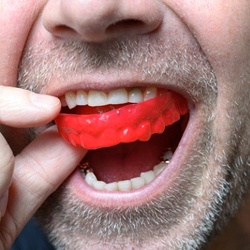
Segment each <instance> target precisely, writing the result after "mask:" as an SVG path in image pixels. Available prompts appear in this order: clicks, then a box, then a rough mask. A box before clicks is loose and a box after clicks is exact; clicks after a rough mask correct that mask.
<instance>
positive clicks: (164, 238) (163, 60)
mask: <svg viewBox="0 0 250 250" xmlns="http://www.w3.org/2000/svg"><path fill="white" fill-rule="evenodd" d="M151 42H152V41H151ZM165 43H166V44H167V45H166V46H163V45H162V44H164V43H162V41H159V40H156V41H155V43H151V44H150V43H147V42H146V41H143V42H141V41H139V40H135V41H131V40H127V41H126V40H125V41H117V42H116V43H114V44H113V45H109V44H105V45H102V46H101V47H96V46H92V45H86V44H83V43H80V42H79V43H78V42H75V43H64V44H63V45H62V44H51V43H48V44H47V43H42V44H40V45H39V46H38V47H37V48H28V49H27V50H26V52H25V54H24V56H23V60H22V62H21V65H20V71H19V87H21V88H25V89H29V90H32V91H35V92H41V91H42V90H43V89H44V88H46V84H47V83H48V81H50V79H52V78H53V77H55V76H56V77H58V79H61V80H64V79H65V78H66V77H67V75H70V74H76V75H77V74H79V75H81V74H91V73H94V72H95V71H99V72H102V73H103V74H105V72H109V71H110V69H112V70H113V72H116V71H117V72H122V69H124V68H126V69H127V70H128V71H129V70H136V71H138V72H140V73H141V76H142V80H143V79H154V80H157V81H159V82H161V81H162V82H166V83H168V84H169V86H171V84H175V85H176V86H178V87H179V88H180V89H182V88H184V89H186V90H187V91H188V92H190V93H191V95H192V98H193V101H194V102H196V101H199V100H200V98H201V97H202V100H203V101H204V103H205V104H206V105H204V108H203V109H204V110H203V111H204V119H206V123H205V124H206V125H205V126H204V127H203V128H202V131H201V133H200V136H199V140H198V141H197V142H196V146H195V148H193V150H192V157H189V159H188V161H187V162H185V163H184V165H185V167H184V168H183V169H184V171H183V172H182V174H181V176H179V178H178V179H177V180H176V185H175V186H174V187H173V189H172V190H171V191H168V192H166V193H163V194H162V195H161V196H160V197H159V198H157V199H155V200H152V201H151V202H150V203H148V204H145V205H144V206H140V207H133V208H127V209H125V208H117V209H114V210H109V209H108V208H107V209H100V208H93V207H90V206H88V205H86V204H83V203H82V202H81V201H80V200H79V199H78V198H77V197H76V196H74V195H73V194H72V193H71V192H70V189H69V187H67V186H65V185H62V186H61V187H60V188H59V189H58V190H57V191H56V192H55V193H54V194H52V195H51V196H50V197H49V198H48V199H47V201H46V202H45V203H44V204H43V206H42V207H41V208H40V209H39V211H38V213H37V218H38V220H39V221H40V223H41V224H42V225H43V226H44V229H45V231H46V232H47V233H48V235H49V237H50V239H51V241H52V242H53V244H54V245H55V246H56V248H58V249H100V247H101V249H105V248H106V249H154V248H156V249H180V248H183V247H186V249H196V248H200V247H201V246H202V245H203V244H204V243H205V242H207V240H208V238H209V237H210V236H211V234H212V233H213V231H214V230H216V229H218V228H220V227H221V225H223V224H224V222H225V221H226V218H227V217H228V216H225V215H228V214H232V213H233V212H234V210H235V209H236V207H237V206H238V202H239V200H240V198H241V196H242V195H239V194H237V196H238V197H235V196H236V195H235V192H236V191H235V190H237V188H239V187H242V186H243V187H244V188H242V189H241V190H242V194H243V193H244V190H245V189H246V187H247V185H248V184H247V183H246V182H244V178H246V177H244V178H243V175H246V174H247V175H248V172H247V171H245V168H246V166H247V164H248V161H249V159H248V158H247V157H246V154H243V153H241V152H238V150H237V146H236V145H237V143H235V141H238V142H239V143H242V144H243V145H245V144H246V143H248V142H244V140H243V138H239V137H237V136H236V128H235V131H232V134H233V135H234V138H231V139H232V140H234V146H232V147H231V148H230V149H229V150H228V152H226V153H225V152H216V148H218V144H219V142H218V140H217V138H216V136H215V135H214V133H213V131H214V130H213V127H214V119H211V117H213V116H214V113H213V112H214V105H215V103H216V98H217V83H216V79H215V76H214V74H213V72H212V70H211V67H210V65H209V63H208V62H207V60H206V58H205V56H204V55H203V54H202V52H201V50H200V48H199V46H198V45H196V44H192V46H191V45H190V44H187V45H183V44H182V46H179V49H177V48H176V47H175V45H178V44H180V42H179V41H177V40H176V41H167V42H166V41H165ZM149 44H150V45H149ZM177 47H178V46H177ZM155 58H157V60H156V59H155ZM203 111H201V112H203ZM239 119H243V118H239ZM237 128H238V127H237ZM34 131H35V130H34ZM34 131H33V132H34ZM33 136H34V137H35V136H36V133H35V132H34V135H33ZM228 144H229V145H231V144H232V143H231V142H230V141H229V143H228ZM236 151H237V156H238V158H239V157H240V158H241V160H242V164H241V169H239V164H237V160H236V159H235V152H236ZM241 154H243V155H242V156H241ZM211 164H216V165H218V166H220V167H218V169H216V171H217V176H218V177H217V178H215V179H214V180H207V179H205V178H204V176H205V175H207V176H209V168H210V167H211ZM242 170H244V171H242ZM240 171H242V172H240ZM243 172H244V174H243ZM232 173H233V175H234V176H237V177H238V180H237V181H235V180H234V181H232V180H229V175H232ZM212 181H214V183H216V184H214V183H213V184H211V182H212ZM243 182H244V183H243ZM232 183H234V184H232ZM200 186H202V187H203V188H202V189H200V191H199V196H198V195H197V189H199V187H200ZM232 186H233V188H232ZM237 192H238V191H237ZM219 218H221V219H219Z"/></svg>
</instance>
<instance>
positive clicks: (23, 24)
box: [0, 0, 44, 86]
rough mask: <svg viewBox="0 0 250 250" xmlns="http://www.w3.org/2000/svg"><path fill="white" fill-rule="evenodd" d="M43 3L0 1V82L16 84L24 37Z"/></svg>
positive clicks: (29, 0)
mask: <svg viewBox="0 0 250 250" xmlns="http://www.w3.org/2000/svg"><path fill="white" fill-rule="evenodd" d="M43 5H44V1H43V0H39V1H38V0H23V1H11V3H10V1H9V0H2V1H1V2H0V9H1V15H0V25H1V33H0V54H1V61H0V79H1V84H4V85H12V86H15V85H16V77H17V68H18V64H19V60H20V57H21V54H22V51H23V48H24V45H25V42H26V39H27V37H28V34H29V32H30V29H31V27H32V24H33V23H34V21H35V19H36V17H37V15H38V14H39V12H40V10H41V9H42V7H43ZM6 41H8V42H6Z"/></svg>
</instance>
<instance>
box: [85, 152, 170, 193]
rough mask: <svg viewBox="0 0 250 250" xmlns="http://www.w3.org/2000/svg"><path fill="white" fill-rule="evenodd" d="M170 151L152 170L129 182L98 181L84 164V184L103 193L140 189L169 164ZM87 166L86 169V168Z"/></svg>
mask: <svg viewBox="0 0 250 250" xmlns="http://www.w3.org/2000/svg"><path fill="white" fill-rule="evenodd" d="M172 155H173V153H172V151H170V150H168V151H167V152H166V153H164V155H163V156H162V159H161V162H160V163H159V164H158V165H156V166H155V167H154V169H153V170H150V171H147V172H143V173H141V175H140V176H139V177H135V178H132V179H130V180H124V181H118V182H112V183H106V182H104V181H98V180H97V178H96V176H95V174H94V173H93V172H92V170H91V168H90V167H89V164H88V163H86V164H85V166H84V167H83V168H82V175H83V177H84V178H85V181H86V183H87V184H88V185H89V186H91V187H93V188H94V189H97V190H103V191H131V190H135V189H139V188H142V187H144V186H146V185H147V184H149V183H150V182H152V181H153V180H154V179H155V178H156V177H157V176H158V175H159V174H160V173H161V172H162V171H163V170H164V169H165V168H166V167H167V165H168V164H169V162H170V160H171V158H172ZM86 166H87V167H86Z"/></svg>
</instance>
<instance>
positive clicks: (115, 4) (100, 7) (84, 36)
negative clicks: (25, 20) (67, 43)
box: [42, 0, 163, 42]
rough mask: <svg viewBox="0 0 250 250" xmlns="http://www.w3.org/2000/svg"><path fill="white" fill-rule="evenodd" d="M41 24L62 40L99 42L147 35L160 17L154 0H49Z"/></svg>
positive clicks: (159, 7)
mask: <svg viewBox="0 0 250 250" xmlns="http://www.w3.org/2000/svg"><path fill="white" fill-rule="evenodd" d="M42 19H43V25H44V27H45V28H46V29H47V30H48V31H49V32H50V33H51V34H53V35H55V36H57V37H60V38H63V39H77V40H78V39H81V40H84V41H86V42H103V41H106V40H109V39H113V38H116V37H120V36H126V37H127V36H133V35H143V34H149V33H151V32H153V31H155V30H156V29H157V28H158V27H159V26H160V24H161V23H162V19H163V12H162V8H161V6H160V4H159V1H158V0H49V1H48V3H47V4H46V6H45V8H44V12H43V17H42Z"/></svg>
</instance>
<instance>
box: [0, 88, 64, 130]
mask: <svg viewBox="0 0 250 250" xmlns="http://www.w3.org/2000/svg"><path fill="white" fill-rule="evenodd" d="M60 108H61V105H60V100H59V99H58V98H56V97H53V96H48V95H41V94H36V93H33V92H30V91H28V90H23V89H19V88H14V87H4V86H0V124H4V125H9V126H12V127H19V128H20V127H35V126H39V125H41V124H45V123H48V122H50V121H51V120H53V119H54V118H55V117H56V116H57V114H58V113H59V112H60Z"/></svg>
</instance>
